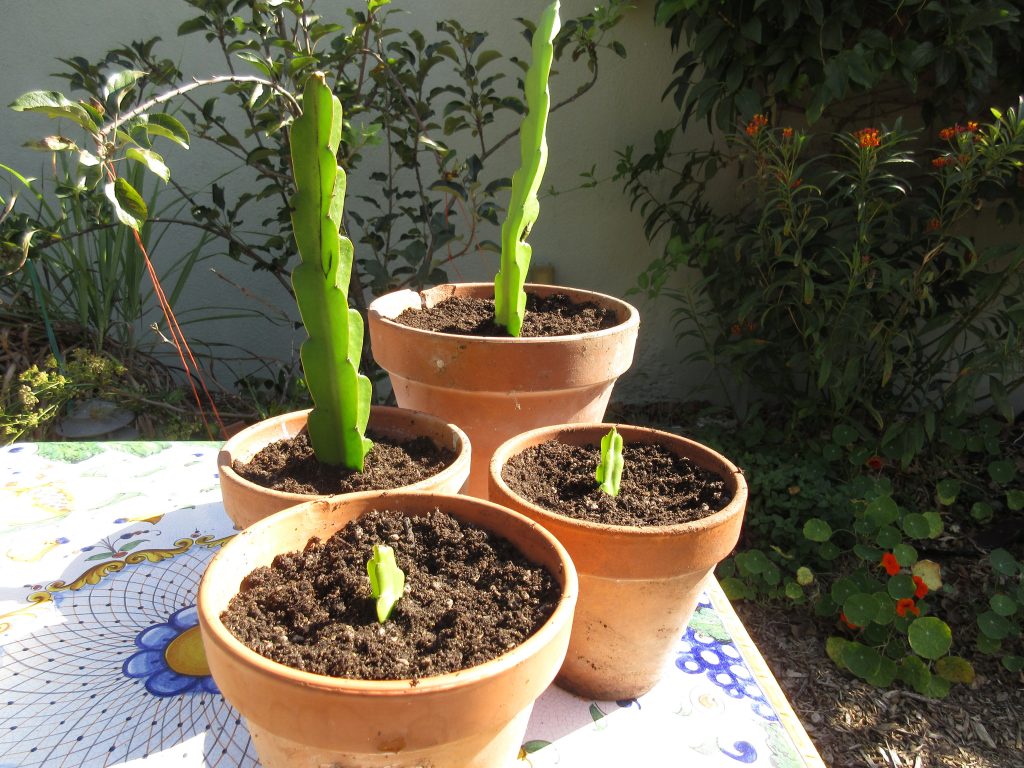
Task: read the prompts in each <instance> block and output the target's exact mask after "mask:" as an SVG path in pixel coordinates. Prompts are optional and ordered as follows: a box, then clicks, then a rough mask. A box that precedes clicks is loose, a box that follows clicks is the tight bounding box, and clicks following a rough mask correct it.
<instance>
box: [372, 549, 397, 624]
mask: <svg viewBox="0 0 1024 768" xmlns="http://www.w3.org/2000/svg"><path fill="white" fill-rule="evenodd" d="M366 572H367V574H369V576H370V596H371V597H372V598H373V599H374V600H376V601H377V621H379V622H380V623H381V624H383V623H384V622H385V621H387V620H388V617H389V616H390V615H391V611H392V610H394V608H395V603H397V602H398V600H399V599H400V598H401V597H402V595H403V594H404V593H405V574H404V573H403V572H402V569H401V568H399V567H398V563H397V562H396V561H395V550H393V549H392V548H391V547H389V546H388V545H387V544H374V545H373V557H371V558H370V559H369V560H367V561H366Z"/></svg>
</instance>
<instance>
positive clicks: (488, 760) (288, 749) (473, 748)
mask: <svg viewBox="0 0 1024 768" xmlns="http://www.w3.org/2000/svg"><path fill="white" fill-rule="evenodd" d="M532 712H533V706H532V705H531V706H530V707H528V708H527V709H526V710H525V711H523V712H520V713H519V714H518V715H516V716H515V717H514V718H513V719H512V721H511V722H510V723H509V724H508V725H506V726H505V727H504V728H503V729H502V730H501V731H499V732H498V733H497V734H496V735H494V737H493V738H491V739H487V738H486V737H485V736H480V735H477V736H471V737H468V738H466V739H463V740H462V741H455V742H449V743H447V744H445V745H444V749H443V750H440V749H439V748H436V747H434V748H431V749H419V750H415V751H411V752H410V751H405V750H403V748H402V747H403V744H402V738H401V737H400V736H388V734H387V733H386V732H381V733H380V734H379V736H380V740H379V742H378V744H379V746H378V749H379V751H378V752H372V753H359V754H357V753H353V752H334V751H325V750H320V749H316V748H314V747H310V746H309V745H306V744H299V743H298V742H295V741H291V740H290V739H286V738H284V737H282V736H277V735H275V734H273V733H271V732H270V731H268V730H266V729H265V728H261V727H259V726H258V725H255V724H253V723H248V728H249V734H250V735H251V736H252V741H253V746H255V747H256V753H257V754H258V755H259V758H260V765H262V766H263V768H512V766H514V765H515V762H516V756H517V755H518V753H519V747H520V745H521V744H522V743H523V738H524V736H525V734H526V726H527V725H528V724H529V721H530V714H531V713H532Z"/></svg>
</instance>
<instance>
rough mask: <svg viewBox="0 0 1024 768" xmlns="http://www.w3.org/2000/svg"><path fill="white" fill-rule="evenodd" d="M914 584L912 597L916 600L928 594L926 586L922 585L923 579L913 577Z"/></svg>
mask: <svg viewBox="0 0 1024 768" xmlns="http://www.w3.org/2000/svg"><path fill="white" fill-rule="evenodd" d="M914 584H915V585H917V589H915V590H914V597H916V598H917V599H918V600H920V599H921V598H922V597H924V596H925V595H927V594H928V585H927V584H925V583H924V579H922V578H921V577H920V576H915V577H914Z"/></svg>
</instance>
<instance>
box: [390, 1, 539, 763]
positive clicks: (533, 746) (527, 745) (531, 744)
mask: <svg viewBox="0 0 1024 768" xmlns="http://www.w3.org/2000/svg"><path fill="white" fill-rule="evenodd" d="M371 2H373V0H371ZM377 2H378V3H382V2H384V3H386V2H390V0H377ZM548 746H551V742H550V741H544V740H543V739H531V740H530V741H527V742H524V743H523V746H522V750H523V752H525V753H526V754H528V755H532V754H533V753H534V752H539V751H540V750H542V749H544V747H548Z"/></svg>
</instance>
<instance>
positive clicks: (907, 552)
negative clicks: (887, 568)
mask: <svg viewBox="0 0 1024 768" xmlns="http://www.w3.org/2000/svg"><path fill="white" fill-rule="evenodd" d="M892 553H893V555H895V557H896V562H898V563H899V564H900V565H902V566H903V567H904V568H909V567H910V566H912V565H913V564H914V563H916V562H917V550H916V549H914V548H913V547H912V546H910V545H909V544H897V545H896V546H895V547H893V549H892Z"/></svg>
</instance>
